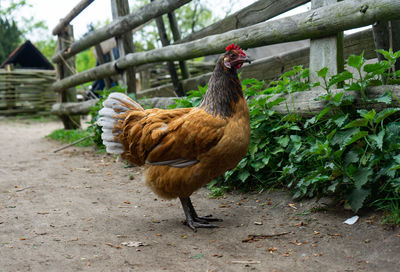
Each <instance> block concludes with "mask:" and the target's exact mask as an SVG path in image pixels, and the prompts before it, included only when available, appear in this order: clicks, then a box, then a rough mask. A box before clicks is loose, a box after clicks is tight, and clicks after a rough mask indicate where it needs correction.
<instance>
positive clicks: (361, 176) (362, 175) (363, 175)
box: [353, 167, 373, 189]
mask: <svg viewBox="0 0 400 272" xmlns="http://www.w3.org/2000/svg"><path fill="white" fill-rule="evenodd" d="M372 174H373V171H372V169H369V168H366V167H363V168H358V169H357V170H356V171H355V172H354V175H353V179H354V186H355V187H356V188H357V189H361V187H362V186H363V185H364V184H366V183H367V182H368V177H369V176H371V175H372Z"/></svg>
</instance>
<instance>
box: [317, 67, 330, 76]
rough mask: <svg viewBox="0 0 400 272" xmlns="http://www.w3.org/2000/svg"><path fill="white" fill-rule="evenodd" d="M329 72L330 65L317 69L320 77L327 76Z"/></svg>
mask: <svg viewBox="0 0 400 272" xmlns="http://www.w3.org/2000/svg"><path fill="white" fill-rule="evenodd" d="M327 74H328V67H324V68H322V69H321V70H319V71H317V75H318V76H319V77H326V75H327Z"/></svg>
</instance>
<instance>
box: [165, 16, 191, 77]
mask: <svg viewBox="0 0 400 272" xmlns="http://www.w3.org/2000/svg"><path fill="white" fill-rule="evenodd" d="M168 20H169V25H170V27H171V31H172V36H173V37H174V42H175V43H176V42H178V41H179V40H180V39H181V32H180V30H179V26H178V21H177V20H176V16H175V12H169V13H168ZM179 68H181V75H182V79H188V78H189V77H190V73H189V69H188V67H187V65H186V61H183V60H181V61H179Z"/></svg>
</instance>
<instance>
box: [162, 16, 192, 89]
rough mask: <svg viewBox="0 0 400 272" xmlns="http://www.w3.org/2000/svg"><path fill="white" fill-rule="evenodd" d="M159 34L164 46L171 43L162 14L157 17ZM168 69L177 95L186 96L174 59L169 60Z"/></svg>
mask: <svg viewBox="0 0 400 272" xmlns="http://www.w3.org/2000/svg"><path fill="white" fill-rule="evenodd" d="M155 20H156V24H157V29H158V35H159V36H160V40H161V44H162V46H163V47H165V46H168V45H170V42H169V39H168V36H167V31H166V30H165V25H164V21H163V18H162V16H160V17H157V18H156V19H155ZM167 65H168V71H169V74H170V75H171V80H172V84H173V85H174V91H175V93H176V95H177V96H184V94H185V93H184V92H183V88H182V84H181V82H179V77H178V73H177V72H176V69H175V65H174V62H173V61H167Z"/></svg>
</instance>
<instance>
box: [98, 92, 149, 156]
mask: <svg viewBox="0 0 400 272" xmlns="http://www.w3.org/2000/svg"><path fill="white" fill-rule="evenodd" d="M103 106H104V108H102V109H101V110H100V111H99V115H100V116H101V118H99V120H98V121H97V124H98V125H99V126H101V127H102V130H103V133H102V134H101V138H102V139H103V144H104V145H105V146H106V150H107V152H108V153H111V154H121V153H123V152H124V150H123V146H122V144H121V142H120V141H119V139H118V135H119V134H120V133H121V130H115V129H114V126H115V125H116V124H118V121H120V120H122V118H121V117H117V116H118V115H119V114H122V113H124V112H126V111H129V110H130V109H133V108H134V109H139V110H142V109H143V108H142V106H140V105H139V104H138V103H136V102H135V101H133V100H132V99H130V98H129V97H128V96H127V95H125V94H123V93H112V94H110V95H109V96H108V98H107V99H106V100H105V101H104V102H103ZM129 107H130V108H129Z"/></svg>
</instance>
